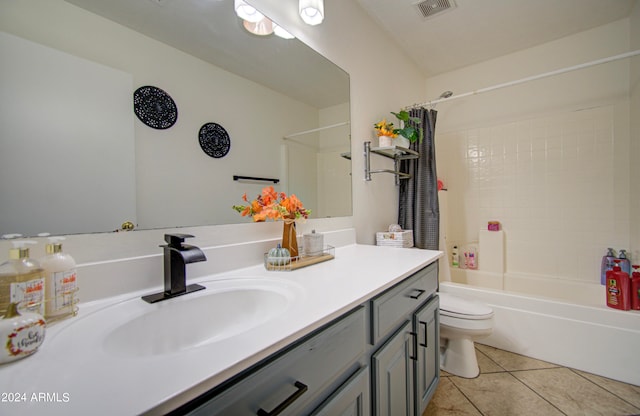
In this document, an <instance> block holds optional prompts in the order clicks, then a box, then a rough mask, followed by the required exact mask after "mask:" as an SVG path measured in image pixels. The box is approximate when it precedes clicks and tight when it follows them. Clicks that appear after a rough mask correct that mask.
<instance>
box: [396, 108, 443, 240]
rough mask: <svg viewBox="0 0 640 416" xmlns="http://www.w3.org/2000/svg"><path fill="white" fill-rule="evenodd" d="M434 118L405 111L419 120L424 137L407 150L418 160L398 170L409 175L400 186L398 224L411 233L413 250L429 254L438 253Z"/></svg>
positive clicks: (430, 112) (432, 114)
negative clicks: (416, 154)
mask: <svg viewBox="0 0 640 416" xmlns="http://www.w3.org/2000/svg"><path fill="white" fill-rule="evenodd" d="M437 114H438V112H437V111H435V110H433V109H431V110H427V109H425V108H417V109H412V110H411V111H409V115H410V116H411V117H417V118H419V119H420V120H421V122H420V125H419V126H420V127H422V129H423V131H424V137H423V139H422V141H417V142H415V143H411V149H412V150H415V151H417V152H419V153H420V157H419V158H418V159H411V160H405V161H402V163H401V169H400V170H401V171H402V172H407V173H410V174H411V178H409V179H404V180H402V181H401V182H400V198H399V209H398V224H400V226H401V227H402V229H404V230H413V239H414V246H415V247H418V248H422V249H429V250H438V242H439V231H440V209H439V207H438V176H437V174H436V149H435V142H434V139H435V127H436V116H437ZM414 127H416V126H415V124H414Z"/></svg>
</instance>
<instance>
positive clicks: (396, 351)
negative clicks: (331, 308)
mask: <svg viewBox="0 0 640 416" xmlns="http://www.w3.org/2000/svg"><path fill="white" fill-rule="evenodd" d="M437 273H438V269H437V265H436V264H432V265H430V266H428V267H426V268H424V269H422V270H420V271H418V272H417V273H415V274H414V275H413V276H411V277H409V278H408V279H406V280H405V281H403V282H401V283H399V284H398V285H396V286H394V287H392V288H391V289H389V290H387V291H386V292H384V293H382V294H381V295H379V296H377V297H376V298H374V299H373V300H372V301H371V343H372V344H373V345H374V346H375V347H374V353H373V355H372V357H371V368H372V390H373V409H374V414H375V415H376V416H396V415H407V416H413V415H421V414H422V412H423V411H424V409H425V408H426V406H427V404H428V403H429V400H430V399H431V396H432V395H433V393H434V391H435V388H436V386H437V384H438V381H439V378H440V373H439V328H438V305H439V302H438V297H437V296H434V294H435V292H436V289H437V284H438V278H437Z"/></svg>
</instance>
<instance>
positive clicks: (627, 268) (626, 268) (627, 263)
mask: <svg viewBox="0 0 640 416" xmlns="http://www.w3.org/2000/svg"><path fill="white" fill-rule="evenodd" d="M618 258H619V259H620V268H621V269H622V271H623V272H625V273H627V274H631V260H629V256H627V250H620V254H619V255H618Z"/></svg>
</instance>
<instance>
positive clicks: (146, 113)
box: [133, 85, 178, 130]
mask: <svg viewBox="0 0 640 416" xmlns="http://www.w3.org/2000/svg"><path fill="white" fill-rule="evenodd" d="M133 111H134V112H135V113H136V116H138V118H139V119H140V121H142V122H143V123H144V124H146V125H147V126H149V127H153V128H154V129H158V130H164V129H168V128H169V127H171V126H173V125H174V124H175V122H176V120H177V119H178V107H176V103H175V102H174V101H173V99H172V98H171V97H170V96H169V94H167V93H166V92H164V91H163V90H161V89H160V88H157V87H152V86H150V85H146V86H144V87H140V88H138V89H137V90H136V91H135V92H134V93H133Z"/></svg>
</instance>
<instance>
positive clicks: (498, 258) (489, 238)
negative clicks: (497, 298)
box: [478, 230, 505, 273]
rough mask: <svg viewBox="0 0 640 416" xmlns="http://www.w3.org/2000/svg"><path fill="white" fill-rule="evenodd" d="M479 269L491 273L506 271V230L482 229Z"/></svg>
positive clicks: (479, 245) (479, 243) (480, 233)
mask: <svg viewBox="0 0 640 416" xmlns="http://www.w3.org/2000/svg"><path fill="white" fill-rule="evenodd" d="M478 234H479V237H480V238H479V242H478V247H479V249H478V250H479V253H478V263H479V266H478V269H482V270H484V271H486V272H489V273H504V272H505V262H504V254H505V253H504V251H505V250H504V231H502V230H500V231H488V230H480V231H479V232H478Z"/></svg>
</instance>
